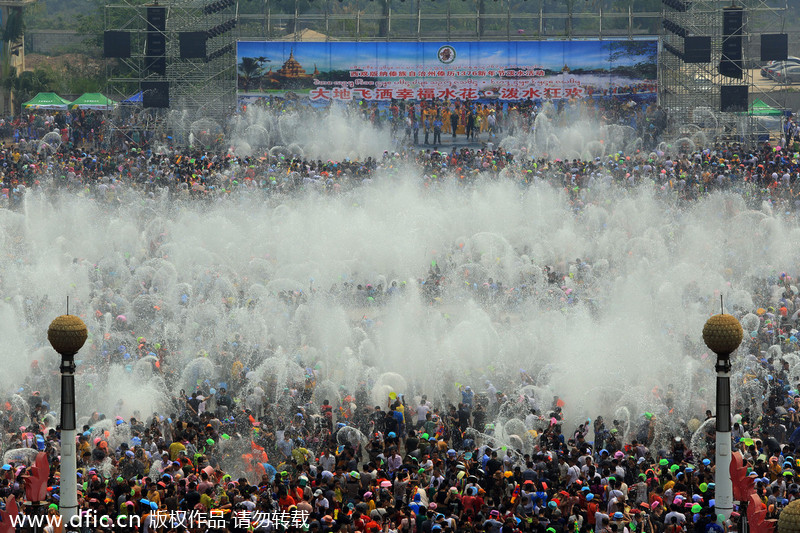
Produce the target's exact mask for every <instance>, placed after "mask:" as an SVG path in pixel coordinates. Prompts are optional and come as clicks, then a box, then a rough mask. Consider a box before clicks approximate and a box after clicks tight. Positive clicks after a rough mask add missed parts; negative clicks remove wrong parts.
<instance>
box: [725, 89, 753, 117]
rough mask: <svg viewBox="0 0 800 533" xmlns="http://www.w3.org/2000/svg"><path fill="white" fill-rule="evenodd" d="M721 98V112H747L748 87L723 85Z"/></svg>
mask: <svg viewBox="0 0 800 533" xmlns="http://www.w3.org/2000/svg"><path fill="white" fill-rule="evenodd" d="M719 96H720V99H719V100H720V103H719V110H720V111H723V112H725V111H739V112H741V111H747V104H748V102H747V98H748V95H747V85H723V86H721V87H720V95H719Z"/></svg>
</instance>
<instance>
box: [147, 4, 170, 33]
mask: <svg viewBox="0 0 800 533" xmlns="http://www.w3.org/2000/svg"><path fill="white" fill-rule="evenodd" d="M166 29H167V8H166V7H148V8H147V31H164V30H166Z"/></svg>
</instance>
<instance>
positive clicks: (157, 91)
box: [142, 81, 169, 108]
mask: <svg viewBox="0 0 800 533" xmlns="http://www.w3.org/2000/svg"><path fill="white" fill-rule="evenodd" d="M142 106H144V107H158V108H166V107H169V82H166V81H143V82H142Z"/></svg>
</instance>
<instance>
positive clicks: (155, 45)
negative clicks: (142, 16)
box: [145, 31, 167, 76]
mask: <svg viewBox="0 0 800 533" xmlns="http://www.w3.org/2000/svg"><path fill="white" fill-rule="evenodd" d="M166 53H167V38H166V36H165V35H164V34H163V33H159V32H154V31H150V32H147V41H146V42H145V70H146V71H147V73H148V74H161V75H162V76H163V75H164V74H166V72H167V58H166V57H165V54H166Z"/></svg>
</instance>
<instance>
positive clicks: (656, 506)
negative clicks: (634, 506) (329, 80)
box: [650, 501, 659, 511]
mask: <svg viewBox="0 0 800 533" xmlns="http://www.w3.org/2000/svg"><path fill="white" fill-rule="evenodd" d="M658 505H659V503H658V501H654V502H653V503H651V504H650V509H651V510H653V511H655V510H656V509H658Z"/></svg>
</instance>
